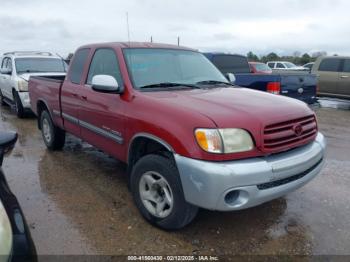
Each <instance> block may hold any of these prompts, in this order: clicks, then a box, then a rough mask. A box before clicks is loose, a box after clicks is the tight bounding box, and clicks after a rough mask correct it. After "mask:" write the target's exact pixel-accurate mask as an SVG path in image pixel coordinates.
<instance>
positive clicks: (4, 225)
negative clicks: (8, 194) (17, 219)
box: [0, 201, 12, 261]
mask: <svg viewBox="0 0 350 262" xmlns="http://www.w3.org/2000/svg"><path fill="white" fill-rule="evenodd" d="M0 243H1V244H0V257H1V256H5V259H4V261H7V259H8V257H9V256H10V255H11V252H12V229H11V224H10V221H9V218H8V216H7V213H6V210H5V208H4V206H3V204H2V203H1V201H0ZM0 260H1V259H0Z"/></svg>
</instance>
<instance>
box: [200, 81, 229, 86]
mask: <svg viewBox="0 0 350 262" xmlns="http://www.w3.org/2000/svg"><path fill="white" fill-rule="evenodd" d="M196 84H197V85H227V86H234V85H233V84H231V83H228V82H223V81H216V80H205V81H200V82H197V83H196Z"/></svg>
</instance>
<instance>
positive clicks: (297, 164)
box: [174, 133, 326, 211]
mask: <svg viewBox="0 0 350 262" xmlns="http://www.w3.org/2000/svg"><path fill="white" fill-rule="evenodd" d="M325 149H326V141H325V138H324V136H323V135H322V134H321V133H319V134H318V135H317V138H316V140H315V141H314V142H312V143H310V144H308V145H305V146H303V147H299V148H296V149H293V150H290V151H287V152H284V153H280V154H275V155H270V156H267V157H260V158H252V159H246V160H237V161H231V162H207V161H201V160H195V159H190V158H186V157H183V156H180V155H177V154H175V156H174V157H175V160H176V164H177V167H178V170H179V173H180V178H181V182H182V187H183V191H184V195H185V199H186V201H187V202H189V203H191V204H193V205H196V206H199V207H202V208H206V209H211V210H219V211H232V210H241V209H246V208H249V207H253V206H257V205H260V204H262V203H265V202H267V201H270V200H273V199H276V198H279V197H281V196H283V195H285V194H287V193H289V192H291V191H294V190H296V189H297V188H299V187H301V186H303V185H304V184H306V183H307V182H309V181H310V180H311V179H313V178H314V177H315V176H316V175H317V174H318V173H319V172H320V171H321V169H322V166H323V158H324V153H325Z"/></svg>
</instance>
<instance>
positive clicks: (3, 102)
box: [0, 89, 6, 106]
mask: <svg viewBox="0 0 350 262" xmlns="http://www.w3.org/2000/svg"><path fill="white" fill-rule="evenodd" d="M0 105H2V106H4V105H6V103H5V101H4V96H3V95H2V92H1V89H0Z"/></svg>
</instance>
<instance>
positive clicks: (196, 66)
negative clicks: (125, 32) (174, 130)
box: [124, 48, 228, 88]
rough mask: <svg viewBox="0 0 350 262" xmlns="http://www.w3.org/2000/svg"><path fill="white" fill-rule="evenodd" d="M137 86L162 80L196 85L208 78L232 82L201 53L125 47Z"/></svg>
mask: <svg viewBox="0 0 350 262" xmlns="http://www.w3.org/2000/svg"><path fill="white" fill-rule="evenodd" d="M124 56H125V59H126V62H127V66H128V70H129V74H130V75H131V78H132V81H133V84H134V87H135V88H141V87H145V86H149V85H155V84H159V83H179V84H185V85H186V84H187V85H195V84H197V83H199V82H204V81H217V82H224V83H228V81H227V79H226V78H225V77H224V76H223V75H222V74H221V73H220V71H219V70H218V69H217V68H216V67H215V66H214V65H213V64H212V63H211V62H210V61H209V60H208V59H207V58H206V57H205V56H204V55H202V54H201V53H198V52H194V51H186V50H175V49H156V48H131V49H124Z"/></svg>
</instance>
